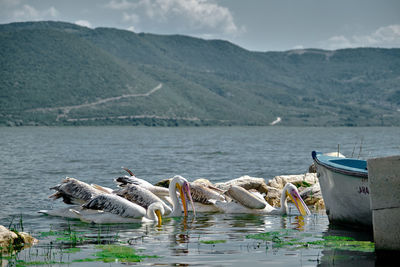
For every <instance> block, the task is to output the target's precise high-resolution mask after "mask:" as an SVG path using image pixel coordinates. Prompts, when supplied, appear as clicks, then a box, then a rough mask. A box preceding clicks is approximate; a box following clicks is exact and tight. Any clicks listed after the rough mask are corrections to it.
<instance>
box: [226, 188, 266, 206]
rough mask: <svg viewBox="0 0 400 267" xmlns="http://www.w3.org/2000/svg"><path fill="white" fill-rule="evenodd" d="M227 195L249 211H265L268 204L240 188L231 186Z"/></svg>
mask: <svg viewBox="0 0 400 267" xmlns="http://www.w3.org/2000/svg"><path fill="white" fill-rule="evenodd" d="M226 194H227V195H228V196H229V197H230V198H232V199H233V200H235V201H237V202H239V203H240V204H242V205H243V206H245V207H247V208H249V209H264V208H265V207H266V202H265V201H264V200H262V199H260V198H258V197H256V196H255V195H253V194H252V193H250V192H248V191H247V190H246V189H244V188H243V187H240V186H236V185H233V186H231V187H230V188H229V189H228V191H227V192H226Z"/></svg>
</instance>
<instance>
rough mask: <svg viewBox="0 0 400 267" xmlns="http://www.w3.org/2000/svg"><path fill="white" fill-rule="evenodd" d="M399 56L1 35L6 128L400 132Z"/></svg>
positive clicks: (35, 29) (182, 40) (0, 114)
mask: <svg viewBox="0 0 400 267" xmlns="http://www.w3.org/2000/svg"><path fill="white" fill-rule="evenodd" d="M399 77H400V49H378V48H357V49H344V50H336V51H324V50H317V49H306V50H293V51H286V52H251V51H248V50H245V49H243V48H240V47H238V46H236V45H234V44H232V43H229V42H227V41H221V40H203V39H198V38H192V37H188V36H181V35H170V36H163V35H154V34H144V33H139V34H137V33H133V32H129V31H123V30H117V29H111V28H97V29H89V28H85V27H80V26H77V25H74V24H69V23H64V22H49V21H48V22H25V23H11V24H4V25H0V125H148V126H179V125H195V126H199V125H269V124H270V123H271V122H272V121H274V120H275V119H276V118H277V117H281V118H282V121H281V124H282V125H304V126H372V125H374V126H380V125H396V126H400V86H399V84H400V83H399Z"/></svg>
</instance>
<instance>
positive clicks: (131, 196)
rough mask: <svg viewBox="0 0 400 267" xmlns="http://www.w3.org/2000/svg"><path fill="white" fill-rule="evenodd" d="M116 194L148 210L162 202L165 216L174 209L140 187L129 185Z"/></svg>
mask: <svg viewBox="0 0 400 267" xmlns="http://www.w3.org/2000/svg"><path fill="white" fill-rule="evenodd" d="M114 193H115V194H117V195H118V196H121V197H123V198H126V199H127V200H129V201H130V202H133V203H135V204H138V205H139V206H141V207H143V208H145V209H148V208H149V206H150V205H151V204H152V203H154V202H160V203H161V204H162V205H163V207H164V211H165V215H168V214H170V213H171V212H172V209H171V208H170V207H169V206H168V205H167V204H165V203H164V202H163V201H162V200H161V199H160V198H159V197H158V196H156V195H155V194H153V193H152V192H150V191H149V190H147V189H146V188H143V187H141V186H138V185H134V184H128V185H126V186H125V187H123V188H122V189H120V190H117V191H114Z"/></svg>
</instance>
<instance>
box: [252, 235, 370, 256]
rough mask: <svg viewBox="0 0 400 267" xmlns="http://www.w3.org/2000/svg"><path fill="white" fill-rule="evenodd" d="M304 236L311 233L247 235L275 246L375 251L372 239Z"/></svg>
mask: <svg viewBox="0 0 400 267" xmlns="http://www.w3.org/2000/svg"><path fill="white" fill-rule="evenodd" d="M304 237H306V238H308V239H309V238H310V236H309V235H307V236H302V234H301V233H298V232H297V233H296V232H295V231H291V232H289V231H287V230H283V231H271V232H264V233H257V234H251V235H246V238H247V239H257V240H264V241H269V242H272V245H273V246H274V247H290V248H292V249H300V248H304V247H315V248H321V249H324V248H330V249H340V250H349V251H359V252H374V251H375V244H374V243H373V242H370V241H357V240H355V239H354V238H351V237H345V236H323V237H317V238H318V239H319V240H313V241H306V240H304ZM314 238H315V237H314Z"/></svg>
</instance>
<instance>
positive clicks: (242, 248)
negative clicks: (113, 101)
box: [0, 127, 400, 266]
mask: <svg viewBox="0 0 400 267" xmlns="http://www.w3.org/2000/svg"><path fill="white" fill-rule="evenodd" d="M338 145H339V149H340V152H341V153H342V154H344V155H346V156H351V155H353V156H354V157H360V158H363V159H368V158H373V157H380V156H389V155H399V154H400V128H298V127H209V128H208V127H199V128H195V127H193V128H144V127H143V128H141V127H21V128H0V166H1V168H0V189H1V193H0V205H1V209H0V224H2V225H5V226H9V225H10V224H12V225H15V224H18V222H19V221H20V220H22V221H23V227H24V231H27V232H30V233H32V234H33V235H34V236H35V235H36V237H38V239H39V240H40V243H39V245H37V246H34V247H32V248H31V249H27V250H24V251H23V252H21V253H19V254H18V255H19V256H18V257H20V259H22V260H25V261H28V260H30V261H34V260H41V261H43V259H36V258H35V259H34V257H33V256H32V254H35V253H36V254H37V255H39V256H36V257H39V258H40V257H42V258H43V252H44V251H49V246H50V247H52V246H55V245H54V243H55V242H56V240H54V238H53V239H52V238H51V237H49V236H46V235H44V234H43V232H49V231H65V230H66V229H67V230H69V231H70V230H71V229H72V230H73V231H76V232H78V233H80V234H82V235H84V236H85V237H86V238H90V236H95V237H97V239H96V240H97V242H100V241H99V239H107V238H112V239H113V240H114V241H116V242H117V243H118V244H123V245H127V246H129V247H132V248H135V249H139V250H140V252H141V253H143V254H145V255H158V256H160V257H159V258H146V259H143V260H142V262H141V264H148V265H180V264H183V265H205V266H210V265H242V266H243V264H244V263H249V264H252V266H256V265H263V264H265V263H266V262H268V263H269V264H271V265H287V264H290V265H294V264H296V265H297V264H299V262H301V265H302V266H316V265H319V264H322V265H324V263H325V264H328V265H331V264H332V263H335V260H336V263H337V264H338V262H340V261H341V262H342V263H349V264H353V265H354V257H355V255H358V256H357V257H358V258H357V259H358V260H357V262H358V263H360V264H362V265H367V266H368V265H371V266H373V265H374V264H375V255H374V253H367V252H364V253H361V252H357V253H358V254H357V253H356V254H355V253H352V252H348V251H347V252H346V251H345V250H344V251H343V250H340V251H339V252H337V250H336V249H326V248H325V249H322V248H315V247H304V248H296V249H294V248H293V247H287V246H286V247H285V246H282V247H276V246H273V244H274V242H270V241H264V240H257V239H252V238H251V237H249V236H248V235H251V234H256V233H260V232H266V231H283V230H290V231H292V232H290V233H289V235H290V236H295V238H300V239H304V240H306V241H307V240H317V239H320V238H321V237H322V236H325V235H335V234H338V235H346V236H352V237H354V238H356V240H371V235H370V234H369V233H363V232H358V231H353V230H349V229H338V228H333V227H331V226H329V222H328V219H327V216H326V215H325V213H324V212H323V211H322V212H321V211H320V212H314V213H313V215H312V216H309V217H306V218H303V217H301V216H298V215H299V214H298V213H297V211H296V210H295V209H291V215H289V216H284V217H282V216H250V215H230V214H215V213H214V214H213V213H209V214H198V216H197V217H196V218H193V217H192V216H189V218H188V219H187V220H184V219H166V220H165V222H164V224H163V225H162V227H161V228H157V227H155V226H154V225H152V224H139V223H138V224H128V225H107V226H99V225H90V224H85V223H81V222H80V221H75V220H65V219H62V218H51V217H48V216H44V215H40V214H38V213H37V211H38V210H40V209H53V208H58V207H63V206H64V205H65V204H63V203H62V202H61V201H59V200H58V201H51V200H49V199H48V196H49V195H50V194H51V193H52V191H51V190H49V187H51V186H54V185H56V184H58V183H59V182H60V181H61V180H62V179H63V178H65V177H66V176H69V177H74V178H77V179H80V180H82V181H85V182H87V183H96V184H100V185H104V186H107V187H112V188H115V184H114V182H113V179H114V178H116V177H118V176H122V175H125V174H126V173H125V172H124V171H123V170H122V169H121V167H122V166H123V167H128V168H130V169H131V170H132V171H133V172H134V173H135V175H136V176H137V177H139V178H143V179H146V180H148V181H149V182H152V183H154V182H157V181H159V180H162V179H165V178H171V177H173V176H174V175H182V176H183V177H185V178H187V179H188V180H189V181H193V180H195V179H197V178H207V179H209V180H210V181H212V182H222V181H227V180H230V179H234V178H238V177H241V176H243V175H249V176H253V177H262V178H265V179H266V180H268V179H271V178H273V177H274V176H276V175H283V174H300V173H305V172H306V171H307V170H308V167H309V165H310V164H311V163H312V159H311V151H312V150H317V151H322V152H331V151H337V149H338ZM246 236H247V237H246ZM285 238H286V237H285ZM213 241H215V243H214V244H210V243H212V242H213ZM207 242H209V243H207ZM94 243H96V242H82V243H80V244H73V245H74V246H75V247H78V248H79V251H78V252H76V253H62V251H61V252H60V251H58V250H54V251H53V252H52V253H53V254H54V255H53V256H52V257H53V258H52V259H51V260H53V262H54V264H53V265H55V266H56V265H57V264H56V263H57V262H72V260H73V259H74V258H79V257H81V258H82V257H87V256H88V255H89V256H90V255H92V254H93V253H95V252H93V251H97V250H98V248H96V245H95V244H94ZM49 244H50V245H49ZM69 246H70V244H69ZM38 251H39V252H38ZM335 253H336V254H335ZM40 255H42V256H40ZM338 255H341V257H338ZM60 257H61V258H60ZM45 261H47V262H50V261H49V260H48V259H45ZM102 264H104V266H109V265H110V263H102V262H96V263H93V262H83V263H79V264H78V263H73V264H72V265H79V266H92V265H102ZM112 264H113V265H119V263H112Z"/></svg>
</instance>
